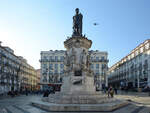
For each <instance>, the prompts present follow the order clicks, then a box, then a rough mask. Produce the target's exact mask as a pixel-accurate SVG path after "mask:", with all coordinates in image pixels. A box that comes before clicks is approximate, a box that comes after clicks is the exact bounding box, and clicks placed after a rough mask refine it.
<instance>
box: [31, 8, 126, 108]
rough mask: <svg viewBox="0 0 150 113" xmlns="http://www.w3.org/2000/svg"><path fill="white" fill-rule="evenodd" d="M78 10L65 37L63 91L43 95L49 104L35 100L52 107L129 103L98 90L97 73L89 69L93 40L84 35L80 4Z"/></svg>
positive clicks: (112, 105)
mask: <svg viewBox="0 0 150 113" xmlns="http://www.w3.org/2000/svg"><path fill="white" fill-rule="evenodd" d="M75 11H76V14H75V16H73V34H72V36H71V37H70V38H68V39H66V40H65V41H64V46H65V48H66V49H67V51H66V53H65V60H64V64H65V66H66V70H65V74H64V77H63V85H62V87H61V92H57V93H56V94H54V95H49V97H47V98H43V99H42V101H43V102H48V103H49V104H47V103H35V102H33V103H32V104H33V105H35V106H38V107H40V108H42V109H46V110H49V111H112V110H114V109H116V108H118V107H122V106H124V105H126V104H127V102H125V101H120V100H117V99H115V98H108V97H107V95H106V94H105V95H103V94H102V93H100V92H98V93H97V92H96V90H95V86H94V74H93V72H92V71H91V70H90V53H89V48H91V45H92V41H91V40H89V39H88V38H87V37H85V36H83V35H82V19H83V16H82V14H81V13H79V9H78V8H76V10H75Z"/></svg>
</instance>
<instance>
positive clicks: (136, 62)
mask: <svg viewBox="0 0 150 113" xmlns="http://www.w3.org/2000/svg"><path fill="white" fill-rule="evenodd" d="M108 81H109V84H110V85H113V86H114V87H120V86H121V87H128V88H142V87H145V86H146V85H149V86H150V40H149V39H148V40H146V41H144V42H143V43H141V44H140V45H139V46H137V47H136V48H135V49H133V50H132V51H131V52H130V53H129V54H128V55H127V56H125V57H124V58H122V59H121V60H120V61H119V62H117V63H116V64H114V65H113V66H112V67H110V68H109V76H108Z"/></svg>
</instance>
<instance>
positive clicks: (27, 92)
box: [25, 88, 28, 96]
mask: <svg viewBox="0 0 150 113" xmlns="http://www.w3.org/2000/svg"><path fill="white" fill-rule="evenodd" d="M25 93H26V96H28V90H27V88H26V92H25Z"/></svg>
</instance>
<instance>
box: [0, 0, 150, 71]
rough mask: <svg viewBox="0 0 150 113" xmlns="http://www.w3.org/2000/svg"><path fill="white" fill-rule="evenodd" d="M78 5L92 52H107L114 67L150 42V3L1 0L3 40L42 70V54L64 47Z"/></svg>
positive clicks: (129, 0)
mask: <svg viewBox="0 0 150 113" xmlns="http://www.w3.org/2000/svg"><path fill="white" fill-rule="evenodd" d="M77 7H78V8H79V9H80V12H81V13H82V14H83V34H86V36H87V37H88V38H89V39H91V40H92V41H93V44H92V48H91V49H93V50H100V51H107V52H108V57H109V66H111V65H112V64H114V63H115V62H117V61H119V60H120V59H121V58H122V57H124V56H126V55H127V54H128V53H129V52H130V51H131V50H132V49H134V48H135V47H136V46H138V45H139V44H140V43H142V42H143V41H144V40H146V39H148V38H150V0H0V41H2V42H3V43H2V45H3V46H9V47H10V48H12V49H13V50H14V51H15V54H16V55H18V56H23V57H24V58H26V59H27V60H28V63H30V64H31V65H32V66H34V67H35V68H40V63H39V59H40V51H48V50H61V49H64V45H63V41H65V39H66V38H67V36H71V34H72V16H73V15H74V14H75V11H74V10H75V8H77ZM94 22H97V23H98V24H99V25H97V26H94V25H93V23H94Z"/></svg>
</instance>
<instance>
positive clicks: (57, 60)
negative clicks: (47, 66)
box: [40, 59, 64, 62]
mask: <svg viewBox="0 0 150 113" xmlns="http://www.w3.org/2000/svg"><path fill="white" fill-rule="evenodd" d="M63 61H64V60H62V59H41V60H40V62H63Z"/></svg>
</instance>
